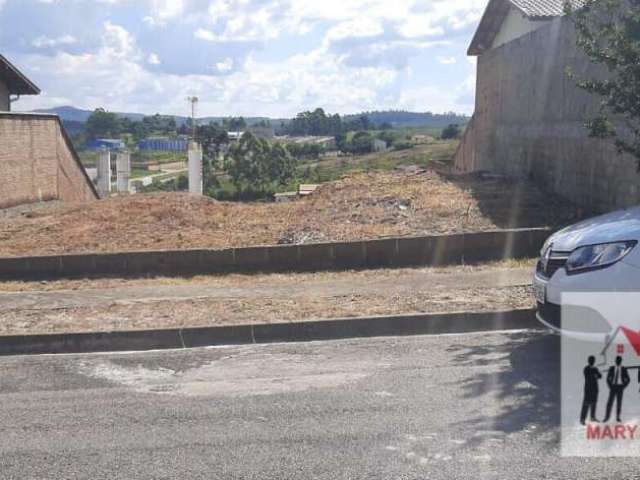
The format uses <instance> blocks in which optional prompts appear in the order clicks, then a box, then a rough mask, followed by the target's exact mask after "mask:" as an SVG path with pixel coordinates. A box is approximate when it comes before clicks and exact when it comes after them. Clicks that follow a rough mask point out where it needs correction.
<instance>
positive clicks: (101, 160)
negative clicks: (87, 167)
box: [98, 148, 111, 198]
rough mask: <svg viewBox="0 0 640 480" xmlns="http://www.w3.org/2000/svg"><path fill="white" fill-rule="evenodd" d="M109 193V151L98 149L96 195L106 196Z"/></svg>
mask: <svg viewBox="0 0 640 480" xmlns="http://www.w3.org/2000/svg"><path fill="white" fill-rule="evenodd" d="M110 194H111V152H109V150H106V149H104V148H103V149H102V150H100V153H99V155H98V195H100V198H107V197H109V195H110Z"/></svg>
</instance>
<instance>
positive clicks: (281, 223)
mask: <svg viewBox="0 0 640 480" xmlns="http://www.w3.org/2000/svg"><path fill="white" fill-rule="evenodd" d="M575 217H576V210H575V209H574V208H573V207H572V206H571V205H569V204H567V203H566V202H564V201H561V200H559V199H558V198H556V197H553V196H551V195H547V194H543V193H542V192H540V191H539V190H537V189H536V188H535V187H533V186H532V185H531V184H527V183H514V182H509V181H504V180H483V179H481V178H479V177H475V176H474V177H471V176H469V177H449V176H445V175H443V174H439V173H437V172H434V171H426V172H424V171H422V172H420V171H419V172H417V173H416V172H410V171H403V172H400V171H396V172H376V173H366V174H357V175H353V176H351V177H348V178H345V179H343V180H340V181H337V182H334V183H330V184H325V185H323V186H322V187H321V188H320V189H319V191H318V192H317V194H316V195H314V196H313V197H312V198H308V199H305V200H301V201H298V202H294V203H288V204H286V203H285V204H272V203H253V204H241V203H224V202H217V201H215V200H212V199H207V198H193V197H190V196H188V195H186V194H150V195H136V196H132V197H119V198H112V199H109V200H104V201H100V202H94V203H92V204H89V205H52V206H46V207H43V208H41V209H38V210H33V211H27V212H22V213H19V214H16V215H10V216H5V217H0V256H20V255H34V254H55V253H71V252H88V251H95V252H110V251H131V250H158V249H180V248H226V247H231V246H254V245H265V244H278V243H309V242H318V241H327V240H356V239H365V238H375V237H383V236H396V235H398V236H400V235H414V234H440V233H454V232H466V231H485V230H491V229H496V228H509V227H537V226H546V225H559V224H563V223H567V222H569V221H572V220H573V219H575Z"/></svg>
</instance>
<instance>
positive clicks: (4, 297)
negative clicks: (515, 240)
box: [0, 264, 533, 335]
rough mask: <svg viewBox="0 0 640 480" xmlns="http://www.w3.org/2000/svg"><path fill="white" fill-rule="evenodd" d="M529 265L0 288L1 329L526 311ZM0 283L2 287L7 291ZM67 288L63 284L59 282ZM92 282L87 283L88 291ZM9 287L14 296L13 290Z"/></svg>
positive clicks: (529, 302)
mask: <svg viewBox="0 0 640 480" xmlns="http://www.w3.org/2000/svg"><path fill="white" fill-rule="evenodd" d="M531 270H532V266H531V265H530V264H523V265H518V266H515V265H514V266H509V265H507V264H496V265H487V266H483V267H479V268H468V267H451V268H447V269H401V270H372V271H367V272H341V273H319V274H288V275H281V274H276V275H256V276H245V275H232V276H229V277H198V278H196V279H192V280H186V279H179V280H172V279H162V280H160V281H151V280H132V281H118V280H115V279H110V280H96V281H95V282H89V283H88V284H81V283H79V282H78V283H73V282H54V283H47V284H40V287H42V288H41V289H40V290H37V287H38V284H35V283H33V284H23V285H20V284H7V285H0V290H5V292H4V293H0V335H10V334H16V335H17V334H28V333H59V332H81V331H114V330H139V329H148V328H172V327H196V326H210V325H239V324H250V323H254V324H259V323H281V322H292V321H296V322H297V321H309V320H314V319H325V318H343V317H347V318H348V317H358V316H366V315H386V314H407V313H436V312H448V313H453V312H482V311H501V310H510V309H514V308H531V307H532V305H533V300H532V296H531V293H530V289H529V287H528V284H529V282H530V276H531ZM5 287H6V288H5ZM65 287H66V288H67V290H61V289H60V288H65ZM87 287H91V288H87ZM12 291H13V293H11V292H12Z"/></svg>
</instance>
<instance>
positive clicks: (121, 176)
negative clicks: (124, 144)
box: [116, 150, 131, 193]
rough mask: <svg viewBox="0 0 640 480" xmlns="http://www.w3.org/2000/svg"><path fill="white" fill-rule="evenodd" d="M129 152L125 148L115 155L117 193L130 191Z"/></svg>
mask: <svg viewBox="0 0 640 480" xmlns="http://www.w3.org/2000/svg"><path fill="white" fill-rule="evenodd" d="M130 178H131V154H130V153H129V152H127V151H126V150H125V151H124V152H119V153H118V154H117V156H116V179H117V180H116V184H117V187H118V193H131V188H130V182H129V180H130Z"/></svg>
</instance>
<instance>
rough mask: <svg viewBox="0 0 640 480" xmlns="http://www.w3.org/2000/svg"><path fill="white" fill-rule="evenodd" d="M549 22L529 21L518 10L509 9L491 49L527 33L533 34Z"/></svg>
mask: <svg viewBox="0 0 640 480" xmlns="http://www.w3.org/2000/svg"><path fill="white" fill-rule="evenodd" d="M549 22H550V21H541V20H536V21H532V20H529V19H528V18H526V17H525V16H524V15H523V14H522V13H521V12H520V11H519V10H518V9H516V8H515V7H511V9H510V10H509V14H508V15H507V18H506V19H505V21H504V22H503V23H502V26H501V27H500V31H499V32H498V35H496V38H495V40H494V41H493V46H492V47H491V48H498V47H500V46H501V45H504V44H505V43H509V42H510V41H512V40H515V39H516V38H519V37H522V36H523V35H526V34H527V33H529V32H533V31H534V30H537V29H538V28H540V27H544V26H545V25H547V24H548V23H549Z"/></svg>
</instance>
